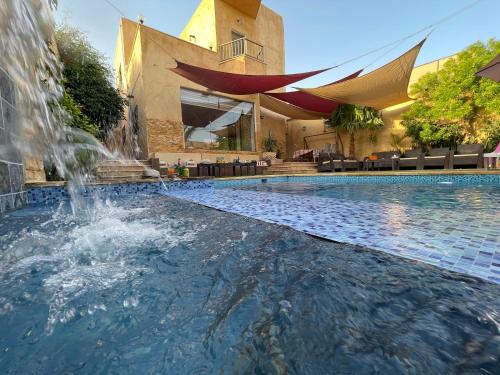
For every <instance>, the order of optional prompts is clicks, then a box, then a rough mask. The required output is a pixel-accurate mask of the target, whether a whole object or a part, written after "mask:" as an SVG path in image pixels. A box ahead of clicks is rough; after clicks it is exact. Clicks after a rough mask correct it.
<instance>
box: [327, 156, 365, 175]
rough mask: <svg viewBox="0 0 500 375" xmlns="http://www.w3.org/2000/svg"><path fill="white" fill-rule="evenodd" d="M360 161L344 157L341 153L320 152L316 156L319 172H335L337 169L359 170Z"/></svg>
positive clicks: (343, 170)
mask: <svg viewBox="0 0 500 375" xmlns="http://www.w3.org/2000/svg"><path fill="white" fill-rule="evenodd" d="M360 165H361V162H359V161H357V160H352V159H346V158H345V157H344V155H342V154H334V153H332V152H320V154H319V156H318V171H319V172H335V171H336V170H339V171H341V172H345V171H347V170H355V171H359V169H360Z"/></svg>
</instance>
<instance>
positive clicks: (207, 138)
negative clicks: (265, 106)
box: [181, 88, 255, 151]
mask: <svg viewBox="0 0 500 375" xmlns="http://www.w3.org/2000/svg"><path fill="white" fill-rule="evenodd" d="M181 107H182V122H183V123H184V140H185V143H186V148H195V149H212V150H228V151H255V128H254V122H255V121H254V105H253V103H248V102H241V101H238V100H235V99H230V98H225V97H222V96H217V95H209V94H205V93H202V92H198V91H193V90H188V89H183V88H181Z"/></svg>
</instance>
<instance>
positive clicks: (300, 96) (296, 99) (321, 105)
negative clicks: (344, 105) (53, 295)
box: [265, 69, 363, 114]
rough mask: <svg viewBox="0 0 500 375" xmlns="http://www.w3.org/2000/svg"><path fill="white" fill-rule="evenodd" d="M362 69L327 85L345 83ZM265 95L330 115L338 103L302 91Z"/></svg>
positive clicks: (267, 93) (268, 93)
mask: <svg viewBox="0 0 500 375" xmlns="http://www.w3.org/2000/svg"><path fill="white" fill-rule="evenodd" d="M362 71H363V69H361V70H358V71H357V72H355V73H353V74H351V75H349V76H347V77H344V78H342V79H339V80H338V81H335V82H332V83H329V85H332V84H335V83H340V82H343V81H347V80H349V79H352V78H356V77H357V76H359V75H360V74H361V72H362ZM265 94H266V95H269V96H272V97H273V98H276V99H279V100H282V101H284V102H287V103H290V104H293V105H295V106H297V107H300V108H302V109H306V110H308V111H313V112H319V113H325V114H326V113H327V114H331V113H332V111H333V110H334V109H335V108H337V107H338V105H339V104H340V102H338V101H335V100H329V99H324V98H320V97H319V96H315V95H311V94H308V93H306V92H302V91H291V92H266V93H265Z"/></svg>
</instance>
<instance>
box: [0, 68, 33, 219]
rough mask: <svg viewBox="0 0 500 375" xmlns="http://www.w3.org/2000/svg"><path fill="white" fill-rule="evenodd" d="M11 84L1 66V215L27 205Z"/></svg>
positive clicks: (13, 92)
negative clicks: (16, 145) (14, 143)
mask: <svg viewBox="0 0 500 375" xmlns="http://www.w3.org/2000/svg"><path fill="white" fill-rule="evenodd" d="M15 98H16V88H15V85H14V81H13V80H12V78H11V77H10V75H9V74H8V73H7V71H6V70H5V69H3V68H2V66H1V65H0V214H2V213H4V212H5V211H7V210H10V209H14V208H20V207H22V206H24V205H25V204H26V200H27V199H26V192H25V191H24V174H23V164H22V157H21V155H20V153H19V152H18V151H17V148H16V147H14V145H13V141H14V140H15V139H16V138H17V137H18V129H19V127H18V124H17V119H18V114H17V110H16V100H15Z"/></svg>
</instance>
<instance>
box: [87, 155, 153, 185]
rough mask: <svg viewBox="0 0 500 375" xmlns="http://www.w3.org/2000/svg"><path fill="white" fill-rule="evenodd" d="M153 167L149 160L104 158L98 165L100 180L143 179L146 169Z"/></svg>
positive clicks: (98, 177)
mask: <svg viewBox="0 0 500 375" xmlns="http://www.w3.org/2000/svg"><path fill="white" fill-rule="evenodd" d="M145 167H146V168H151V162H150V161H148V160H137V161H136V160H103V161H102V162H100V163H99V166H98V167H97V173H96V174H97V179H98V180H99V181H106V182H113V181H119V180H127V181H130V180H141V179H142V178H143V177H144V169H145Z"/></svg>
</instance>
